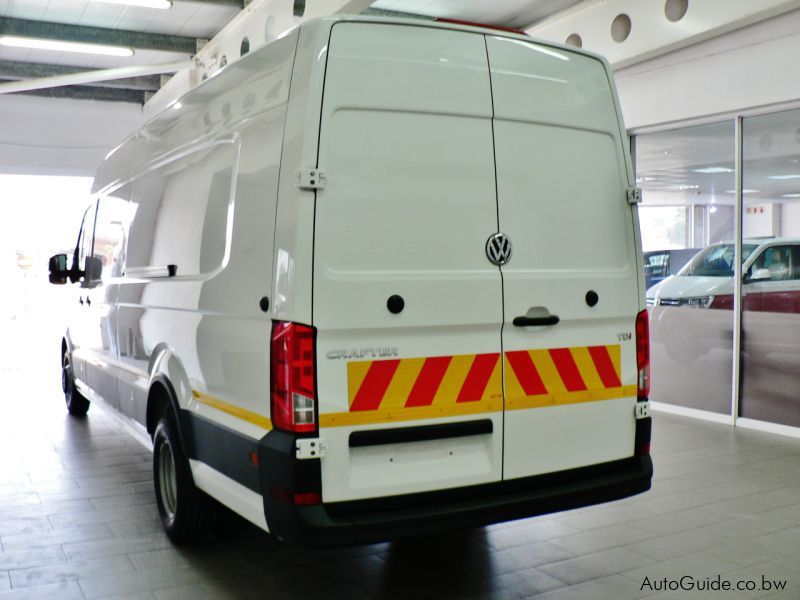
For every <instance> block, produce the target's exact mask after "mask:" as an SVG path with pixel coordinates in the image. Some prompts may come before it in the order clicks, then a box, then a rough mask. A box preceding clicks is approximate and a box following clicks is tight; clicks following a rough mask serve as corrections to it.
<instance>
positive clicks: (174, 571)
mask: <svg viewBox="0 0 800 600" xmlns="http://www.w3.org/2000/svg"><path fill="white" fill-rule="evenodd" d="M48 358H54V357H50V356H49V355H48ZM57 377H58V374H57V373H52V374H51V373H49V372H48V373H44V374H43V373H41V372H39V373H37V372H36V371H33V370H31V369H26V368H23V369H15V370H6V371H0V382H1V383H2V389H3V391H4V394H3V395H2V398H0V544H1V551H0V599H3V598H47V599H50V598H53V599H58V600H68V599H72V598H111V597H124V598H136V599H140V598H141V599H148V600H153V599H154V598H158V599H159V600H167V599H178V598H191V599H192V600H199V599H202V598H214V599H217V598H325V599H336V598H347V599H355V600H358V599H362V598H383V597H392V598H411V597H416V598H431V597H437V598H438V597H441V598H467V597H468V598H484V597H492V598H519V597H531V596H537V597H540V598H548V599H551V598H552V599H562V598H589V599H603V598H609V599H614V600H620V599H624V598H640V597H646V596H650V597H653V598H673V597H675V598H677V597H682V598H696V597H700V598H713V597H719V596H720V594H718V593H714V592H705V593H699V592H697V591H693V592H671V593H670V592H668V593H659V592H657V591H656V590H654V589H648V588H647V587H645V589H642V584H643V582H644V581H645V578H648V579H649V581H650V582H655V581H658V580H662V579H663V578H665V577H667V578H680V577H682V576H686V575H689V576H694V577H696V578H698V579H704V578H715V577H716V576H717V575H721V576H722V578H723V579H726V580H730V581H732V582H734V584H735V582H737V581H739V580H742V581H745V580H752V581H754V582H756V584H757V585H758V586H760V585H761V581H762V576H764V577H766V578H769V579H785V580H788V587H787V589H786V590H784V591H782V592H778V593H776V592H775V591H774V590H773V591H771V592H764V591H761V590H759V591H748V592H729V593H725V594H722V596H723V597H726V598H742V597H749V598H753V597H774V598H792V599H795V600H796V599H798V598H800V440H793V439H788V438H784V437H779V436H774V435H768V434H763V433H757V432H752V431H744V430H736V431H734V430H732V429H730V428H728V427H726V426H722V425H715V424H709V423H704V422H698V421H692V420H688V419H684V418H679V417H674V416H670V415H665V414H656V418H655V431H654V440H653V455H654V461H655V466H656V477H655V480H654V485H653V489H652V490H651V491H650V492H648V493H646V494H644V495H641V496H638V497H635V498H630V499H627V500H624V501H620V502H615V503H612V504H606V505H602V506H597V507H592V508H588V509H583V510H577V511H571V512H566V513H560V514H555V515H550V516H546V517H539V518H534V519H528V520H524V521H518V522H514V523H508V524H503V525H497V526H492V527H487V528H484V529H478V530H472V531H466V532H460V533H454V534H450V535H447V536H442V537H437V538H429V539H419V540H413V541H405V542H402V543H393V544H378V545H373V546H366V547H360V548H347V549H340V550H326V551H320V550H303V549H297V548H290V547H285V546H282V545H281V544H279V543H276V542H275V541H273V540H271V539H270V538H269V537H268V536H267V535H265V534H263V533H261V532H260V531H259V530H257V529H256V528H254V527H251V528H249V529H247V530H245V531H244V532H243V533H242V534H240V535H238V536H236V537H234V538H232V539H214V538H212V539H209V540H208V541H206V542H204V543H202V544H200V545H199V546H197V547H193V548H191V549H188V548H175V547H173V546H172V545H171V544H170V542H169V540H168V539H167V538H166V537H165V536H164V535H163V533H162V532H161V529H160V526H159V523H158V519H157V514H156V509H155V506H154V503H153V494H152V483H151V472H150V455H149V452H148V451H147V450H146V449H145V448H144V447H143V446H142V445H140V444H139V443H138V442H136V441H135V440H134V439H133V438H131V437H130V436H129V435H128V434H126V433H125V432H123V431H121V430H120V428H119V425H118V422H117V421H116V419H115V417H114V416H113V415H112V414H110V413H109V412H107V411H106V410H104V409H103V407H101V406H93V407H92V409H91V410H90V412H89V416H88V418H87V419H85V420H76V419H72V418H69V417H68V415H67V414H66V411H65V410H64V408H63V404H62V400H61V396H60V394H59V388H58V381H57Z"/></svg>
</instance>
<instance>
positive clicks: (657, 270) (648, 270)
mask: <svg viewBox="0 0 800 600" xmlns="http://www.w3.org/2000/svg"><path fill="white" fill-rule="evenodd" d="M701 250H702V248H679V249H672V250H651V251H650V252H645V253H644V281H645V288H646V289H649V288H651V287H653V286H654V285H655V284H657V283H659V282H661V281H663V280H664V279H666V278H667V277H669V276H670V275H675V274H677V273H678V271H680V270H681V268H682V267H683V265H685V264H686V263H687V262H689V259H691V258H692V257H693V256H694V255H695V254H697V253H698V252H700V251H701Z"/></svg>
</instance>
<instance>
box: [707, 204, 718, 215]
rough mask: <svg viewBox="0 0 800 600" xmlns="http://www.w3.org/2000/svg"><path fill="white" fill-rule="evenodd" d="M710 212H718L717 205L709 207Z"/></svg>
mask: <svg viewBox="0 0 800 600" xmlns="http://www.w3.org/2000/svg"><path fill="white" fill-rule="evenodd" d="M708 212H710V213H711V214H712V215H713V214H714V213H715V212H717V207H716V206H712V207H711V208H709V209H708Z"/></svg>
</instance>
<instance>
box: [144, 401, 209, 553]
mask: <svg viewBox="0 0 800 600" xmlns="http://www.w3.org/2000/svg"><path fill="white" fill-rule="evenodd" d="M171 414H172V413H171V412H170V413H169V414H168V415H165V416H164V417H162V418H161V420H160V421H159V422H158V426H157V427H156V432H155V434H153V483H154V484H155V489H156V504H157V505H158V514H159V515H160V516H161V524H162V525H163V526H164V531H165V532H166V533H167V536H168V537H169V539H170V540H172V541H173V542H175V543H176V544H185V543H189V542H194V541H197V540H198V539H200V538H201V537H202V536H203V534H204V532H205V530H206V527H205V525H206V516H207V515H208V513H209V505H208V504H209V503H208V498H207V496H205V494H203V492H201V491H200V490H199V489H197V487H196V486H195V485H194V479H192V472H191V470H190V469H189V461H188V460H187V459H186V455H185V454H184V452H183V448H182V447H181V441H180V438H179V437H178V432H177V428H176V426H175V424H174V421H173V419H172V418H170V417H171Z"/></svg>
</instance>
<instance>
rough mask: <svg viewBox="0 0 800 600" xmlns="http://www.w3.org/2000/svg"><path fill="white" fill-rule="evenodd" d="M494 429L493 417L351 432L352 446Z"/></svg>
mask: <svg viewBox="0 0 800 600" xmlns="http://www.w3.org/2000/svg"><path fill="white" fill-rule="evenodd" d="M493 430H494V427H493V424H492V421H491V419H480V420H477V421H461V422H459V423H441V424H438V425H420V426H417V427H396V428H392V429H369V430H367V431H354V432H353V433H351V434H350V438H349V444H350V447H351V448H362V447H364V446H381V445H384V444H402V443H406V442H424V441H428V440H443V439H448V438H455V437H467V436H471V435H484V434H487V433H492V431H493Z"/></svg>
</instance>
